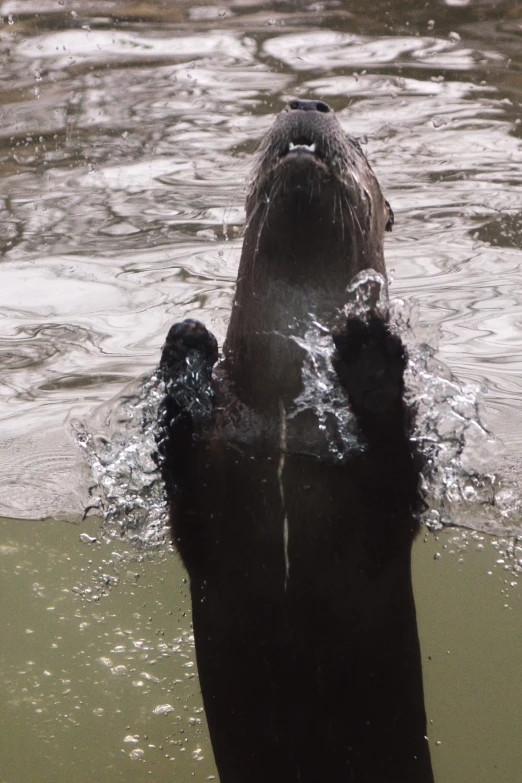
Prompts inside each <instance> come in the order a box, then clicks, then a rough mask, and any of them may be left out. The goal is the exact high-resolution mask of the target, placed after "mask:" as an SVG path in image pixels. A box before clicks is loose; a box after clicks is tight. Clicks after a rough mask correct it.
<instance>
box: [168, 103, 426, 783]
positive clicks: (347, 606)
mask: <svg viewBox="0 0 522 783" xmlns="http://www.w3.org/2000/svg"><path fill="white" fill-rule="evenodd" d="M246 212H247V221H246V227H245V235H244V243H243V250H242V255H241V260H240V265H239V271H238V279H237V286H236V295H235V299H234V303H233V308H232V314H231V318H230V325H229V328H228V332H227V336H226V341H225V344H224V346H223V355H222V360H221V361H220V362H219V363H217V360H218V346H217V341H216V340H215V338H214V336H213V335H212V334H211V333H210V332H209V331H208V330H207V329H206V328H205V326H204V325H203V324H201V323H200V322H198V321H194V320H186V321H183V322H180V323H176V324H174V326H172V327H171V329H170V331H169V334H168V336H167V340H166V343H165V346H164V348H163V353H162V357H161V361H160V365H159V374H160V377H161V378H162V380H163V381H164V384H165V394H164V399H163V403H162V405H161V406H160V411H159V416H158V428H157V442H158V455H157V459H158V463H159V465H160V468H161V472H162V476H163V479H164V481H165V486H166V491H167V496H168V501H169V513H170V522H171V528H172V536H173V541H174V543H175V545H176V547H177V549H178V551H179V553H180V555H181V557H182V559H183V562H184V564H185V567H186V569H187V571H188V574H189V578H190V588H191V597H192V614H193V623H194V636H195V642H196V655H197V663H198V672H199V678H200V683H201V690H202V694H203V701H204V706H205V711H206V715H207V719H208V725H209V730H210V736H211V741H212V747H213V751H214V756H215V759H216V764H217V767H218V770H219V775H220V780H221V783H261V781H263V782H264V783H266V781H271V783H290V782H292V781H295V782H296V783H297V781H300V782H301V783H318V781H323V780H329V781H334V782H337V781H339V783H340V782H341V781H343V782H344V781H357V783H398V782H399V781H400V782H401V783H432V781H433V773H432V768H431V761H430V753H429V747H428V742H427V739H426V714H425V708H424V696H423V683H422V668H421V657H420V647H419V639H418V633H417V623H416V613H415V603H414V597H413V590H412V581H411V547H412V543H413V540H414V538H415V535H416V533H417V531H418V527H419V514H420V512H421V510H422V497H421V493H420V470H421V467H422V466H421V464H420V457H419V455H418V454H417V452H416V449H415V445H414V442H413V441H412V439H411V438H410V435H411V432H412V427H413V423H414V417H415V411H414V410H413V409H412V408H411V407H410V406H409V405H408V403H407V401H406V400H405V393H404V392H405V390H404V370H405V367H406V363H407V355H406V350H405V348H404V346H403V344H402V341H401V339H400V337H399V335H398V333H397V331H396V330H395V329H394V328H393V325H392V324H391V323H390V322H389V317H388V316H387V314H386V313H383V312H382V309H381V310H378V309H377V308H375V307H373V306H372V303H370V302H369V303H368V306H367V307H366V308H363V309H362V310H359V311H355V310H354V311H353V312H351V311H350V310H348V312H346V310H345V305H346V304H347V298H348V295H347V287H348V286H349V285H350V284H351V283H352V281H353V279H354V277H356V276H357V275H359V274H360V273H362V272H364V270H374V272H376V273H378V274H379V275H381V276H382V279H383V284H384V285H385V266H384V256H383V243H384V235H385V231H386V230H390V229H391V226H392V223H393V213H392V211H391V209H390V206H389V204H388V202H387V201H386V199H385V198H384V196H383V194H382V191H381V188H380V186H379V183H378V181H377V179H376V177H375V174H374V173H373V171H372V169H371V167H370V165H369V163H368V161H367V159H366V157H365V155H364V153H363V152H362V150H361V147H360V146H359V144H358V142H357V141H356V140H355V139H354V138H353V137H351V136H349V135H347V134H346V133H345V132H344V131H343V129H342V127H341V125H340V124H339V122H338V120H337V118H336V116H335V113H334V112H333V111H332V110H331V109H330V107H329V106H327V104H325V103H323V102H321V101H313V100H295V101H292V102H291V103H290V104H289V105H288V106H287V107H286V108H285V110H284V111H283V112H281V114H280V115H279V116H278V117H277V118H276V120H275V122H274V124H273V126H272V128H271V129H270V131H269V132H268V134H267V135H266V137H265V139H264V140H263V142H262V143H261V146H260V150H259V154H258V157H257V163H256V165H255V169H254V173H253V177H252V181H251V184H250V187H249V190H248V195H247V200H246ZM314 330H315V331H316V332H317V331H319V332H320V333H321V334H322V336H323V338H324V339H325V340H326V341H327V343H328V344H329V346H330V349H331V350H330V349H329V359H328V362H329V366H328V368H327V371H326V373H325V375H324V378H323V379H322V380H321V386H320V388H318V389H317V390H315V391H316V392H317V395H318V396H319V398H320V399H321V400H324V399H328V401H329V403H328V404H329V405H330V406H331V407H332V406H333V412H334V413H338V414H339V415H343V416H344V415H346V416H347V417H348V418H350V421H351V422H352V424H353V431H354V432H355V433H356V434H357V445H356V447H353V448H349V447H347V448H345V449H344V451H343V452H342V456H340V457H339V451H337V452H336V455H337V456H335V457H333V456H332V453H333V452H332V449H331V448H329V438H330V437H334V436H333V435H332V436H330V434H329V432H328V428H327V426H326V425H325V420H324V417H323V418H321V415H320V414H319V413H318V410H317V409H316V408H314V405H313V404H312V403H310V405H308V406H307V405H306V404H304V403H303V400H307V399H313V397H314V393H315V391H314V390H312V393H311V395H310V394H309V395H308V397H307V396H306V394H305V392H310V390H309V389H307V388H305V387H306V384H307V383H310V381H309V380H307V379H306V377H305V376H306V373H305V368H306V366H307V362H309V361H310V355H309V351H308V350H307V339H308V338H309V336H310V334H313V333H314ZM325 443H326V446H325ZM330 445H331V444H330Z"/></svg>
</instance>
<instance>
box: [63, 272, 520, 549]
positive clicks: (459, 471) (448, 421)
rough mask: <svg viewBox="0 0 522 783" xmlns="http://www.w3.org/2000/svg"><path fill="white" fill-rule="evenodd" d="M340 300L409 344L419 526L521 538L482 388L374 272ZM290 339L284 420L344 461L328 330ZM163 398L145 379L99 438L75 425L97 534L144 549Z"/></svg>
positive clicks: (341, 411) (161, 501)
mask: <svg viewBox="0 0 522 783" xmlns="http://www.w3.org/2000/svg"><path fill="white" fill-rule="evenodd" d="M347 298H348V302H347V305H346V307H345V308H344V311H343V312H342V314H340V316H339V323H342V322H343V320H344V319H345V318H346V317H347V316H357V317H360V318H363V319H365V320H367V319H368V318H369V317H370V315H371V314H373V313H375V312H377V313H378V314H380V315H383V316H385V317H388V316H389V318H390V325H391V328H392V329H394V330H397V332H398V333H399V334H400V335H401V338H402V340H403V341H404V343H405V344H406V346H407V349H408V354H409V361H408V365H407V368H406V375H405V381H406V389H407V401H408V403H409V404H410V405H411V406H413V407H414V408H415V409H416V424H415V430H414V432H413V434H412V439H413V440H414V441H415V442H416V444H417V447H418V448H419V449H420V451H421V453H422V455H423V457H424V463H425V469H424V473H423V483H424V492H425V498H426V502H427V506H428V508H427V511H426V513H425V517H424V518H425V522H426V524H427V526H428V527H430V528H433V529H440V528H441V527H444V526H448V525H459V526H466V527H470V528H473V529H476V530H481V531H484V532H488V533H494V534H497V535H519V534H520V515H521V509H522V503H521V499H520V492H519V491H518V490H517V488H516V486H515V485H514V483H510V482H509V481H508V479H507V478H506V477H504V476H503V475H502V474H501V470H500V457H501V456H502V454H503V447H502V444H501V443H500V441H499V440H498V439H496V438H494V437H493V435H492V434H491V433H490V432H489V430H488V428H487V427H486V426H485V424H484V421H483V418H484V417H483V413H482V400H483V396H484V389H483V388H482V387H480V386H478V385H473V384H460V383H459V382H458V381H457V380H456V379H455V378H454V377H453V376H452V375H451V373H450V372H449V371H448V370H447V368H445V367H444V366H443V365H442V364H441V363H440V361H439V360H438V359H437V358H436V353H435V349H434V347H433V345H434V343H435V342H436V341H435V338H434V336H433V334H431V333H430V332H429V330H428V329H426V328H423V327H422V326H421V325H420V324H419V323H418V317H417V314H416V311H415V307H413V306H411V305H410V304H407V303H406V302H405V301H403V300H401V299H399V298H393V299H388V290H387V284H386V281H385V280H384V278H383V277H382V276H381V275H379V274H378V273H376V272H374V271H373V270H366V271H365V272H363V273H361V274H360V275H358V276H357V278H356V279H355V280H354V281H353V283H352V284H351V285H350V287H349V289H348V291H347ZM293 339H294V340H295V341H296V342H297V343H298V345H300V346H301V347H302V348H303V349H304V351H305V358H304V362H303V391H302V392H301V394H300V396H299V397H298V398H297V399H296V401H295V405H294V408H293V410H292V411H290V412H288V413H287V419H288V421H289V422H292V420H295V419H297V417H298V415H299V414H301V413H304V412H309V411H310V410H312V411H313V412H314V413H315V415H316V418H317V426H318V428H319V430H320V431H321V432H322V433H323V435H324V443H325V444H326V451H325V454H326V455H327V456H329V457H330V458H331V459H332V460H334V461H343V460H344V459H345V458H346V457H347V456H348V455H349V454H353V453H354V451H357V450H360V449H362V448H363V447H364V446H363V444H362V442H361V441H360V439H359V437H358V433H357V426H356V422H355V419H354V416H353V415H352V413H351V411H350V409H349V407H348V406H347V405H346V395H345V392H344V390H343V389H342V388H341V387H340V384H339V383H338V381H337V377H336V374H335V371H334V369H333V367H332V362H331V358H332V354H333V351H334V345H333V341H332V337H331V328H330V327H327V326H325V325H324V324H322V323H320V322H319V321H318V320H314V321H313V322H312V325H311V328H310V329H309V330H308V331H307V332H306V334H305V336H304V338H301V337H297V336H296V337H294V338H293ZM164 393H165V390H164V384H163V382H162V381H161V380H160V378H159V376H158V375H157V374H152V375H150V376H148V377H146V378H145V379H144V380H143V381H142V382H141V384H140V386H139V388H138V390H137V391H136V390H135V391H133V392H132V393H128V394H127V395H125V396H124V397H122V398H121V399H120V400H119V402H118V403H117V405H116V406H113V408H112V409H111V410H110V412H109V415H108V416H107V417H106V418H105V420H104V421H103V422H102V423H101V426H100V427H99V428H98V429H99V430H100V432H101V434H94V433H93V431H92V426H91V428H90V430H88V429H87V428H86V427H79V428H78V440H79V442H80V445H81V446H82V448H83V449H84V451H85V453H86V455H87V459H88V461H89V464H90V467H91V472H92V475H93V479H94V484H95V488H94V491H95V494H96V496H95V497H93V503H92V507H93V508H95V509H97V510H99V512H100V513H101V515H102V518H103V529H104V532H105V533H106V534H108V535H109V536H112V537H124V538H127V539H130V540H132V541H134V542H136V543H138V544H139V545H146V546H158V545H160V544H162V543H163V542H164V541H165V537H166V531H167V521H168V520H167V501H166V497H165V492H164V488H163V484H162V481H161V478H160V475H159V472H158V469H157V464H156V462H155V461H154V459H153V455H154V454H155V453H156V448H157V444H156V440H155V430H156V421H157V418H158V410H159V408H160V405H161V402H162V400H163V397H164ZM298 428H299V427H298Z"/></svg>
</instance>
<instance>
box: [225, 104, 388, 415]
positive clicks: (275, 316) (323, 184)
mask: <svg viewBox="0 0 522 783" xmlns="http://www.w3.org/2000/svg"><path fill="white" fill-rule="evenodd" d="M392 222H393V215H392V212H391V210H390V207H389V205H388V203H387V201H386V200H385V198H384V196H383V194H382V191H381V189H380V186H379V183H378V182H377V179H376V177H375V175H374V173H373V171H372V169H371V167H370V165H369V163H368V161H367V160H366V157H365V155H364V153H363V151H362V149H361V147H360V145H359V143H358V142H357V140H356V139H355V138H353V137H351V136H348V135H347V134H346V133H345V132H344V131H343V129H342V128H341V126H340V124H339V122H338V120H337V118H336V116H335V113H334V112H333V111H332V109H330V107H329V106H328V105H327V104H326V103H323V102H321V101H305V100H294V101H292V102H291V103H290V104H289V105H288V106H287V107H286V109H284V111H282V112H281V114H279V116H278V117H277V118H276V120H275V122H274V124H273V125H272V127H271V129H270V131H269V132H268V134H267V135H266V136H265V138H264V140H263V141H262V143H261V147H260V150H259V155H258V160H257V164H256V167H255V170H254V175H253V178H252V182H251V185H250V188H249V191H248V194H247V200H246V227H245V238H244V244H243V252H242V255H241V261H240V266H239V273H238V281H237V289H236V297H235V301H234V307H233V311H232V317H231V321H230V326H229V331H228V334H227V340H226V344H225V357H226V360H227V362H228V364H229V366H230V367H231V368H233V375H234V376H235V378H236V380H237V381H238V384H239V387H243V388H246V387H247V386H250V392H248V393H246V395H244V396H246V397H247V398H249V399H250V400H252V398H253V396H254V397H259V396H260V395H261V394H264V392H263V391H262V390H260V388H259V382H258V381H257V380H256V381H254V380H253V373H254V365H257V370H258V372H264V371H266V372H267V373H268V375H269V376H271V378H272V381H274V382H276V386H277V378H278V377H280V378H281V379H287V381H288V382H285V383H284V385H285V386H286V387H287V388H286V391H287V392H288V393H290V391H289V389H290V387H291V388H292V391H291V393H290V396H295V392H296V389H297V387H298V386H299V384H298V383H297V378H298V377H299V378H300V366H301V362H300V361H299V360H298V359H297V356H298V352H296V351H297V349H296V346H295V340H294V341H293V343H294V345H290V342H292V337H295V336H296V335H298V334H301V335H303V334H304V332H305V331H306V329H307V328H308V326H309V325H310V323H311V320H313V319H318V320H321V321H323V323H326V324H327V325H328V324H329V323H330V322H331V320H332V318H334V317H335V315H336V313H338V311H339V309H340V308H341V307H342V305H343V304H344V303H345V301H346V294H345V290H346V287H347V285H348V284H349V283H350V281H351V280H352V279H353V277H354V276H355V275H356V274H358V273H359V272H361V271H362V270H363V269H367V268H371V269H375V270H376V271H377V272H380V273H381V274H382V275H384V274H385V267H384V257H383V241H384V232H385V231H386V230H390V229H391V225H392ZM285 341H286V344H285ZM247 376H249V377H250V380H249V381H248V380H247ZM291 378H293V379H294V380H293V381H292V380H290V379H291ZM283 396H284V397H288V394H284V395H283Z"/></svg>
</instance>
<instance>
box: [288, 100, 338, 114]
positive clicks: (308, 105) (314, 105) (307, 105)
mask: <svg viewBox="0 0 522 783" xmlns="http://www.w3.org/2000/svg"><path fill="white" fill-rule="evenodd" d="M288 108H289V109H293V110H294V111H320V112H323V114H328V112H329V111H331V109H330V107H329V106H328V104H327V103H323V102H322V101H300V100H295V101H291V102H290V103H289V104H288Z"/></svg>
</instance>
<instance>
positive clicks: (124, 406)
mask: <svg viewBox="0 0 522 783" xmlns="http://www.w3.org/2000/svg"><path fill="white" fill-rule="evenodd" d="M163 396H164V386H163V382H162V381H161V380H160V378H159V376H158V375H157V374H156V373H154V374H152V375H149V376H147V377H145V378H144V379H143V380H142V381H141V383H140V386H139V388H138V390H137V391H134V392H133V393H129V394H127V395H125V396H123V397H121V398H120V399H119V400H118V402H117V404H116V405H115V406H114V407H113V408H112V410H110V412H109V416H108V417H107V418H106V419H105V421H103V422H102V424H101V427H100V429H101V430H102V433H103V434H95V433H94V432H93V431H92V426H90V427H89V429H88V428H87V427H86V426H85V425H78V426H77V438H78V442H79V444H80V446H81V447H82V449H83V450H84V452H85V454H86V456H87V460H88V462H89V465H90V468H91V473H92V477H93V480H94V487H93V488H92V490H91V492H92V494H93V497H92V504H91V506H90V508H89V510H91V509H94V510H96V511H98V512H99V513H100V514H101V516H102V520H103V532H104V533H105V534H106V535H108V536H109V537H112V538H127V539H129V540H131V541H133V542H134V543H135V544H138V545H145V546H148V547H151V546H152V547H154V546H159V545H161V544H163V543H164V542H165V539H166V534H167V529H168V527H167V524H168V519H167V499H166V496H165V490H164V487H163V483H162V481H161V478H160V475H159V472H158V469H157V465H156V462H155V461H154V458H153V455H154V454H155V452H156V441H155V431H156V420H157V416H158V409H159V406H160V404H161V401H162V399H163Z"/></svg>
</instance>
